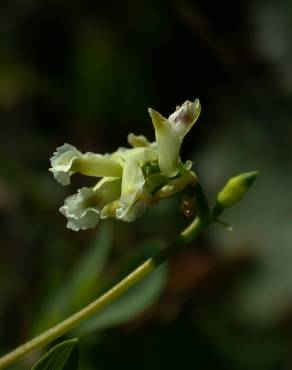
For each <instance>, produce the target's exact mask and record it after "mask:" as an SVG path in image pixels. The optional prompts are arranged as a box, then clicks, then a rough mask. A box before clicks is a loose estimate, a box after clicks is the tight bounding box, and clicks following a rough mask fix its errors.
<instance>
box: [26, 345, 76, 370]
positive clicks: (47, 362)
mask: <svg viewBox="0 0 292 370" xmlns="http://www.w3.org/2000/svg"><path fill="white" fill-rule="evenodd" d="M77 341H78V339H77V338H74V339H69V340H65V341H64V342H61V343H59V344H57V345H56V346H54V347H53V348H52V349H50V350H49V352H47V353H46V354H45V355H44V356H43V357H42V358H41V359H40V360H39V361H38V362H37V363H36V364H35V365H34V366H33V367H32V369H31V370H77V369H78V350H77V347H76V342H77Z"/></svg>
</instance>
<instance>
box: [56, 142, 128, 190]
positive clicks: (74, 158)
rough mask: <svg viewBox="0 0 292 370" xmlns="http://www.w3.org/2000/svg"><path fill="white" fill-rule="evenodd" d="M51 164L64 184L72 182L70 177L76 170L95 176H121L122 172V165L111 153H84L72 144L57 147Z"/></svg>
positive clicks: (57, 178)
mask: <svg viewBox="0 0 292 370" xmlns="http://www.w3.org/2000/svg"><path fill="white" fill-rule="evenodd" d="M51 166H52V167H51V168H50V169H49V170H50V171H51V172H53V174H54V176H55V179H56V180H57V181H58V182H59V183H60V184H62V185H68V184H70V177H71V175H73V174H74V173H76V172H79V173H82V174H83V175H87V176H95V177H103V176H113V177H114V176H116V177H119V176H121V174H122V167H121V166H120V165H119V163H117V162H115V161H113V160H112V159H111V158H110V156H109V155H101V154H94V153H90V152H88V153H85V154H82V153H81V152H80V151H79V150H77V149H76V148H75V147H74V146H72V145H70V144H64V145H62V146H61V147H59V148H57V151H56V152H55V153H54V155H53V157H52V158H51Z"/></svg>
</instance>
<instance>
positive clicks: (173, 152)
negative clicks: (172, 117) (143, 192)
mask: <svg viewBox="0 0 292 370" xmlns="http://www.w3.org/2000/svg"><path fill="white" fill-rule="evenodd" d="M149 114H150V116H151V118H152V122H153V125H154V128H155V137H156V142H157V145H158V156H159V167H160V170H161V172H162V173H163V174H164V175H165V176H167V177H173V176H175V175H176V174H177V172H178V168H177V166H178V163H179V153H180V147H181V142H182V140H181V137H180V135H178V134H177V133H176V132H175V130H173V128H172V125H171V122H169V121H168V120H167V119H166V118H164V117H163V116H162V115H161V114H160V113H158V112H156V111H155V110H153V109H151V108H149Z"/></svg>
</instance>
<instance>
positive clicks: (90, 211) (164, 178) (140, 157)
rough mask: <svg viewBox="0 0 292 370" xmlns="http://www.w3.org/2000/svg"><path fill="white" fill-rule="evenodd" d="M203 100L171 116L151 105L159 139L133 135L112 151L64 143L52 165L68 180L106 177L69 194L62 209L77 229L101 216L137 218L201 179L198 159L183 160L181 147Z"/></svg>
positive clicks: (59, 177) (57, 174) (185, 105)
mask: <svg viewBox="0 0 292 370" xmlns="http://www.w3.org/2000/svg"><path fill="white" fill-rule="evenodd" d="M200 110H201V107H200V103H199V100H198V99H197V100H195V102H190V101H186V102H185V103H183V104H182V106H180V107H177V108H176V111H175V112H174V113H173V114H171V115H170V116H169V117H168V118H165V117H163V116H162V115H161V114H160V113H158V112H156V111H155V110H153V109H151V108H149V114H150V117H151V119H152V122H153V126H154V129H155V138H156V140H155V141H154V142H149V141H148V140H147V139H146V138H145V137H144V136H142V135H139V136H136V135H134V134H129V135H128V142H129V145H130V146H131V148H119V149H118V150H117V151H115V152H114V153H111V154H104V155H101V154H94V153H85V154H82V153H81V152H80V151H79V150H77V149H76V148H75V147H74V146H72V145H69V144H64V145H63V146H61V147H59V148H57V151H56V152H55V153H54V155H53V157H52V158H51V168H50V171H51V172H53V174H54V177H55V179H56V180H57V181H58V182H59V183H61V184H62V185H68V184H69V183H70V177H71V176H72V175H73V174H74V173H76V172H78V173H81V174H83V175H87V176H93V177H99V178H101V179H100V180H99V181H98V182H97V183H96V185H95V186H93V187H92V188H82V189H79V190H78V192H77V193H76V194H74V195H72V196H70V197H68V198H67V199H66V200H65V204H64V205H63V206H62V207H61V208H60V211H61V213H62V214H63V215H65V216H66V217H67V219H68V224H67V226H68V227H69V228H70V229H72V230H75V231H77V230H79V229H87V228H92V227H94V226H96V225H97V223H98V221H99V219H100V218H101V219H105V218H108V217H115V218H117V219H119V220H123V221H129V222H130V221H133V220H135V219H136V218H137V217H140V216H141V215H142V214H143V212H144V211H145V209H146V207H147V205H149V204H152V203H156V202H158V201H159V200H161V199H163V198H166V197H170V196H172V195H174V194H175V193H177V192H179V191H181V190H183V189H184V188H185V187H186V186H187V185H189V184H190V183H194V182H195V181H196V176H195V174H194V172H192V171H191V166H192V163H191V162H190V161H187V162H186V163H184V164H183V163H182V162H181V159H180V148H181V145H182V142H183V139H184V137H185V135H186V134H187V133H188V132H189V130H190V129H191V127H192V126H193V124H194V123H195V122H196V120H197V119H198V117H199V115H200Z"/></svg>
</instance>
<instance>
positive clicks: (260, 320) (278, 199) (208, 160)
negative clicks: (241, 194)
mask: <svg viewBox="0 0 292 370" xmlns="http://www.w3.org/2000/svg"><path fill="white" fill-rule="evenodd" d="M0 40H1V43H0V122H1V123H0V128H1V135H0V168H1V172H0V220H1V223H0V243H1V248H0V352H3V353H4V352H5V351H8V350H9V349H11V348H12V347H14V346H16V345H18V344H20V343H21V342H23V341H24V340H26V339H27V338H28V337H31V336H32V335H33V334H35V333H37V332H40V331H41V330H43V329H45V328H46V327H48V326H49V325H51V324H52V323H54V322H57V321H59V320H60V319H62V318H63V317H64V316H66V315H68V314H69V313H71V312H72V311H74V310H75V309H78V308H80V307H81V306H83V305H84V304H86V303H87V302H88V301H90V300H91V299H92V298H94V297H95V296H96V295H97V294H99V293H100V292H102V291H103V290H105V289H106V287H108V286H110V285H111V284H112V283H113V282H114V281H116V280H118V278H119V277H120V276H123V275H124V274H125V273H126V271H128V270H129V269H131V268H132V267H134V266H136V265H137V263H138V261H139V260H141V259H143V256H144V257H145V255H149V254H151V253H152V252H153V249H154V248H156V247H157V244H159V243H158V242H159V240H170V239H172V238H173V237H174V236H175V235H177V233H178V232H179V230H180V229H181V228H182V227H183V225H185V224H187V222H188V220H185V219H184V217H183V216H182V215H181V214H180V213H179V212H178V209H177V208H178V205H179V200H170V201H165V202H164V203H163V204H161V205H159V206H156V207H153V208H152V209H150V210H149V211H147V212H146V214H145V215H144V216H143V218H142V219H140V220H137V221H136V222H135V223H133V224H124V223H120V222H110V221H105V222H104V223H103V224H101V225H99V226H98V227H97V229H96V230H92V231H86V232H79V233H74V232H73V231H70V230H68V229H66V228H65V224H66V220H65V219H64V217H63V216H62V215H61V214H60V213H59V212H58V208H59V207H60V206H61V205H62V204H63V201H64V198H65V197H66V196H68V195H70V194H72V193H73V192H75V191H76V189H78V187H81V186H84V185H86V184H87V185H88V184H90V183H91V182H90V181H89V180H88V179H83V178H82V177H80V176H75V177H74V178H73V181H72V183H73V184H72V185H70V186H69V187H62V186H60V185H59V184H57V183H56V182H55V181H54V179H53V176H52V174H50V173H49V172H48V167H49V158H50V157H51V155H52V153H53V151H54V150H55V148H56V147H57V146H60V145H62V144H63V143H64V142H68V143H70V144H72V145H75V146H76V147H78V148H79V149H80V150H82V151H84V152H85V151H93V152H98V153H104V152H111V151H114V150H115V149H116V148H117V147H118V146H123V145H126V137H127V134H128V133H129V132H134V133H136V134H144V135H146V136H147V137H149V139H151V140H153V139H154V132H153V127H152V124H151V121H150V118H149V116H148V113H147V107H149V106H150V107H153V108H154V109H156V110H158V111H159V112H161V113H162V114H163V115H165V116H168V115H169V114H170V113H172V112H173V111H174V109H175V106H176V105H178V104H181V103H183V102H184V101H185V100H186V99H189V100H194V99H195V98H197V97H198V98H199V99H200V101H201V104H202V114H201V117H200V119H199V120H198V122H197V123H196V125H195V126H194V127H193V129H192V131H191V132H190V134H189V135H188V137H187V138H186V139H185V142H184V146H183V149H182V158H183V159H184V160H185V159H192V160H193V161H194V169H195V171H196V172H197V174H198V176H199V179H200V181H201V183H202V185H203V187H204V188H205V189H206V192H207V193H208V195H209V197H210V202H214V198H215V195H216V192H217V191H218V190H219V189H220V187H221V186H222V185H223V184H224V182H225V181H226V179H227V178H229V177H231V176H233V175H236V174H237V173H240V172H244V171H250V170H259V171H260V177H259V178H258V180H257V181H256V183H255V185H254V186H253V188H252V189H251V190H250V192H249V194H248V195H247V196H246V198H245V199H244V200H243V201H242V202H241V203H240V204H238V205H237V206H235V207H234V208H233V209H232V210H230V211H228V212H226V214H225V215H224V220H226V221H228V222H230V223H231V224H232V225H233V226H234V231H233V232H232V233H229V232H227V231H225V230H224V229H223V228H221V227H219V226H217V225H216V226H212V227H211V228H210V229H209V230H208V231H207V232H205V233H204V235H202V236H201V237H200V238H199V239H197V240H196V241H195V242H194V243H193V245H192V246H191V247H190V248H189V249H187V250H185V251H183V252H181V253H179V254H178V255H177V256H175V257H174V258H173V259H172V261H171V262H170V264H169V266H168V270H167V271H166V270H165V269H164V270H159V272H158V273H157V274H156V275H154V276H153V277H152V280H151V279H150V280H149V279H148V280H147V281H146V283H145V284H144V285H141V286H140V288H139V289H137V290H136V291H134V292H132V295H128V296H126V298H125V299H124V301H123V302H124V303H123V302H121V301H120V302H118V305H116V306H115V307H114V309H112V311H114V314H112V313H109V314H107V315H108V316H110V315H112V316H110V318H109V317H108V316H106V315H105V319H104V317H103V320H104V321H102V319H100V321H98V324H97V325H96V327H94V325H91V324H90V325H89V329H88V330H87V334H83V335H82V336H81V337H80V344H79V349H80V356H81V358H80V369H81V370H93V369H109V370H110V369H116V367H117V366H119V367H120V368H122V369H124V368H125V369H137V368H139V369H149V368H151V369H186V368H188V369H200V370H205V369H206V370H207V369H208V370H209V369H210V370H213V369H222V370H223V369H224V370H229V369H230V370H231V369H232V370H233V369H234V370H235V369H236V370H237V369H239V370H245V369H246V370H247V369H248V370H258V369H260V370H261V369H263V370H268V369H290V368H291V339H292V245H291V244H292V243H291V240H292V238H291V237H292V232H291V216H292V203H291V193H292V192H291V190H292V185H291V180H292V175H291V154H292V153H291V152H292V149H291V147H292V145H291V144H292V128H291V119H292V46H291V45H292V2H291V1H289V0H277V1H276V0H270V1H264V0H249V1H220V2H219V1H206V0H200V1H192V2H191V1H187V0H174V1H154V0H147V1H146V0H141V1H133V0H132V1H131V0H125V1H119V2H113V1H107V2H106V1H104V2H102V1H82V2H81V1H77V0H75V1H74V0H72V1H70V2H69V1H66V0H59V1H53V0H52V1H39V2H38V1H36V0H26V1H21V0H18V1H17V0H11V1H9V2H6V1H2V2H1V5H0ZM158 239H159V240H158ZM110 240H111V242H109V241H110ZM141 241H144V243H143V245H141ZM100 254H101V255H100ZM133 256H134V257H133ZM95 259H96V265H95V264H94V263H91V264H90V261H95ZM80 261H81V262H80ZM84 266H85V267H84ZM80 271H86V274H83V275H82V273H81V272H80ZM76 276H77V277H76ZM70 289H71V290H70ZM139 291H140V294H139ZM141 292H144V293H145V294H144V293H143V294H142V297H141ZM146 292H147V293H146ZM145 297H146V298H145ZM73 301H74V302H73ZM119 305H120V306H119ZM72 335H73V334H72ZM78 335H79V334H78ZM38 356H39V354H37V355H35V356H33V357H30V358H27V359H26V360H25V362H23V363H22V364H19V365H18V366H17V369H27V368H29V367H30V364H31V363H33V362H34V360H35V359H36V358H37V357H38Z"/></svg>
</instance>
